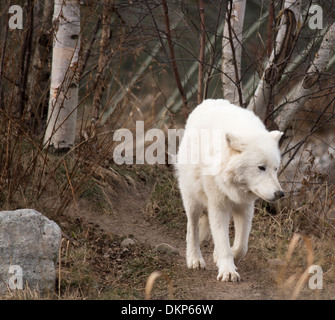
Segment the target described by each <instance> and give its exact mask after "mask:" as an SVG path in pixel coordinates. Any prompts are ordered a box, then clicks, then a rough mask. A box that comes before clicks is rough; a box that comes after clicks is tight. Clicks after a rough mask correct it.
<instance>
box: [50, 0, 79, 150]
mask: <svg viewBox="0 0 335 320" xmlns="http://www.w3.org/2000/svg"><path fill="white" fill-rule="evenodd" d="M52 22H53V26H54V42H53V53H52V54H53V57H52V67H51V86H50V100H49V108H48V123H47V129H46V133H45V137H44V143H45V147H48V146H49V145H50V146H53V147H54V148H55V149H67V148H71V147H72V146H73V145H74V141H75V129H76V119H77V106H78V75H77V71H78V70H77V69H78V57H79V49H80V36H79V33H80V6H79V0H55V3H54V15H53V21H52Z"/></svg>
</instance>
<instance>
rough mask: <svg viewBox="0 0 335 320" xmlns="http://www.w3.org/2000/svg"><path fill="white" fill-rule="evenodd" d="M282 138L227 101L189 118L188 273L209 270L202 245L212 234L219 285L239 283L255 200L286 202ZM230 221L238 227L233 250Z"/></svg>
mask: <svg viewBox="0 0 335 320" xmlns="http://www.w3.org/2000/svg"><path fill="white" fill-rule="evenodd" d="M282 134H283V133H282V132H279V131H271V132H269V131H267V130H266V128H265V126H264V125H263V123H262V122H261V120H260V119H259V118H258V117H257V116H256V115H255V114H254V113H253V112H252V111H248V110H246V109H243V108H241V107H237V106H234V105H232V104H230V103H229V102H228V101H227V100H221V99H220V100H210V99H209V100H205V101H204V102H203V103H202V104H200V105H199V106H198V107H196V108H195V109H194V110H193V112H192V113H191V114H190V116H189V118H188V120H187V123H186V127H185V133H184V136H183V138H182V141H181V144H180V147H179V151H178V156H177V162H176V170H177V177H178V181H179V187H180V190H181V195H182V199H183V204H184V208H185V210H186V215H187V220H188V221H187V236H186V241H187V248H186V258H187V266H188V267H189V268H193V269H199V268H201V269H204V268H205V267H206V265H205V261H204V259H203V257H202V254H201V251H200V243H201V241H202V240H203V239H204V238H205V237H206V236H207V235H208V232H209V228H210V230H211V234H212V238H213V242H214V253H213V258H214V262H215V263H216V265H217V267H218V269H219V274H218V277H217V279H218V280H220V279H221V280H222V281H233V282H235V281H239V280H240V275H239V274H238V273H237V271H236V266H235V263H236V264H237V263H238V262H239V261H240V260H241V259H242V258H243V257H244V256H245V254H246V252H247V248H248V238H249V233H250V229H251V221H252V218H253V213H254V202H255V200H256V199H257V198H258V197H260V198H262V199H264V200H266V201H270V202H271V201H275V200H277V199H280V198H282V197H283V196H284V192H283V190H282V188H281V187H280V184H279V182H278V179H277V170H278V167H279V165H280V152H279V148H278V141H279V140H280V138H281V136H282ZM204 209H207V212H205V213H204V211H203V210H204ZM231 217H233V219H234V226H235V239H234V244H233V247H232V248H231V247H230V241H229V222H230V219H231ZM199 229H200V231H199ZM234 260H235V263H234Z"/></svg>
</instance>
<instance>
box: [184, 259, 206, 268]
mask: <svg viewBox="0 0 335 320" xmlns="http://www.w3.org/2000/svg"><path fill="white" fill-rule="evenodd" d="M187 267H188V268H189V269H206V263H205V261H204V259H203V258H188V259H187Z"/></svg>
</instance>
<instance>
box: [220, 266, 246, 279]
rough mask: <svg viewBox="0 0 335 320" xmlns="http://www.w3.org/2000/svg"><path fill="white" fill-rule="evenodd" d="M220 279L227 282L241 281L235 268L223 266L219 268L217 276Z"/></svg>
mask: <svg viewBox="0 0 335 320" xmlns="http://www.w3.org/2000/svg"><path fill="white" fill-rule="evenodd" d="M217 280H218V281H220V280H221V281H225V282H229V281H231V282H238V281H241V277H240V275H239V274H238V273H237V271H236V270H235V268H222V269H220V270H219V274H218V276H217Z"/></svg>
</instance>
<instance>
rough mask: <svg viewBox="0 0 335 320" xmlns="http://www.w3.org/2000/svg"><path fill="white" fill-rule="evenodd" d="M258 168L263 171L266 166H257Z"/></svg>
mask: <svg viewBox="0 0 335 320" xmlns="http://www.w3.org/2000/svg"><path fill="white" fill-rule="evenodd" d="M258 169H259V170H261V171H265V170H266V167H265V166H258Z"/></svg>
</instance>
